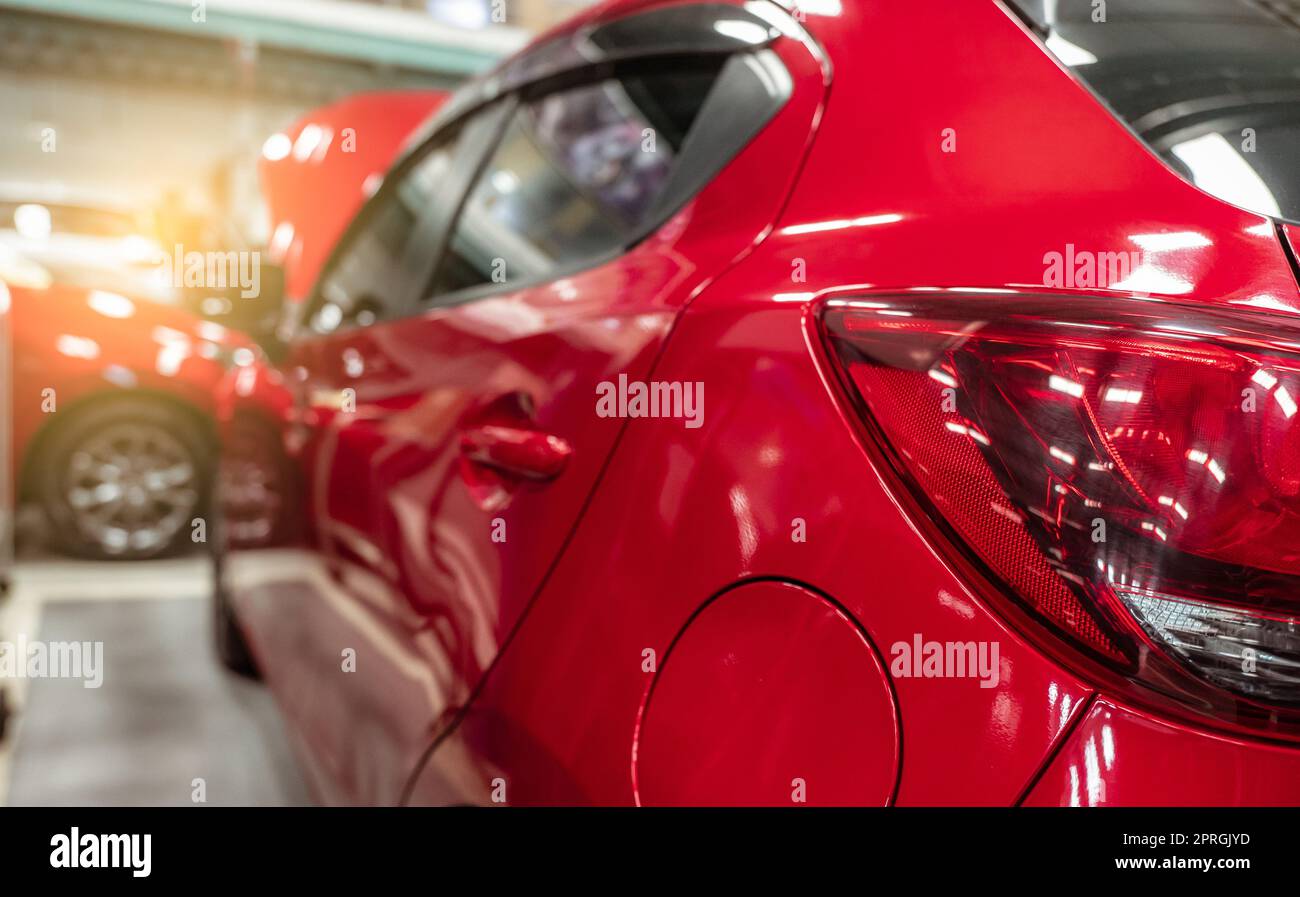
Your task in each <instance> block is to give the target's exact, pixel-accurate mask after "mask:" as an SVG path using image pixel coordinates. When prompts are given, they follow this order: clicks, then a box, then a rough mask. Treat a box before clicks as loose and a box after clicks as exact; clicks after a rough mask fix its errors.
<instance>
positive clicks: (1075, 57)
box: [1046, 31, 1097, 67]
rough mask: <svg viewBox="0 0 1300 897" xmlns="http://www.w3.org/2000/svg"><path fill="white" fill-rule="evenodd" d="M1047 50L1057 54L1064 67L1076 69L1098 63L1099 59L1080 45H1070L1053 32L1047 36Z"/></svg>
mask: <svg viewBox="0 0 1300 897" xmlns="http://www.w3.org/2000/svg"><path fill="white" fill-rule="evenodd" d="M1046 43H1047V49H1049V50H1051V51H1052V52H1053V53H1055V54H1056V58H1057V59H1059V60H1061V64H1062V65H1068V66H1070V67H1074V66H1076V65H1092V64H1093V63H1094V62H1096V61H1097V57H1096V56H1094V55H1093V54H1092V53H1089V52H1088V51H1087V50H1085V49H1084V48H1083V47H1080V46H1079V45H1078V44H1073V43H1070V42H1069V41H1068V40H1066V39H1065V38H1063V37H1061V35H1059V34H1058V33H1056V32H1055V31H1053V32H1052V33H1051V34H1049V35H1047V41H1046Z"/></svg>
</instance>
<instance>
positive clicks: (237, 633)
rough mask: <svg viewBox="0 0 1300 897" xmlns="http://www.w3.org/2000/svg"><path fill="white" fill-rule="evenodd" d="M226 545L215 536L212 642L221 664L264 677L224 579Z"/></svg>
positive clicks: (242, 673)
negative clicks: (231, 603) (224, 551)
mask: <svg viewBox="0 0 1300 897" xmlns="http://www.w3.org/2000/svg"><path fill="white" fill-rule="evenodd" d="M222 554H223V549H222V547H221V542H220V538H219V537H218V538H217V539H215V540H214V548H213V552H212V643H213V646H214V647H215V648H216V651H217V659H218V660H219V661H221V665H222V666H224V667H225V668H226V669H228V670H230V671H231V672H232V673H238V674H239V675H240V676H244V677H246V678H249V679H260V678H262V676H261V672H260V671H259V670H258V669H257V663H256V662H255V661H254V660H253V652H252V651H250V650H249V649H248V642H247V641H245V640H244V632H243V630H242V629H240V628H239V620H238V619H237V618H236V617H235V610H234V608H232V607H231V606H230V599H229V597H228V596H227V594H226V589H225V585H224V582H223V580H222V566H223V558H222Z"/></svg>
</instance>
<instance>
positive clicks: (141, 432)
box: [64, 422, 199, 555]
mask: <svg viewBox="0 0 1300 897" xmlns="http://www.w3.org/2000/svg"><path fill="white" fill-rule="evenodd" d="M64 482H65V488H64V500H65V501H66V503H67V505H68V507H69V508H70V509H71V510H72V512H73V519H74V522H75V525H76V527H77V529H78V531H79V532H80V533H81V535H82V536H83V537H84V538H85V539H87V540H88V541H89V542H91V543H92V544H94V545H97V546H98V547H99V548H100V549H101V550H102V551H103V552H104V553H106V554H117V555H120V554H151V553H154V552H158V551H161V550H163V549H164V548H166V547H167V546H168V545H169V544H171V541H172V539H173V538H174V537H175V535H176V533H177V532H178V531H179V530H180V529H181V527H183V526H185V525H186V524H187V523H188V522H189V521H190V520H191V518H192V516H193V514H194V511H195V509H196V508H197V507H198V502H199V483H198V472H197V470H196V469H195V464H194V458H193V455H192V454H191V453H190V451H189V450H188V449H187V448H186V447H185V444H184V443H182V442H181V441H180V440H179V439H177V438H176V437H175V436H173V435H171V434H170V433H168V432H167V431H166V430H164V429H162V428H161V427H158V426H155V425H152V424H147V423H138V422H121V423H116V424H112V425H110V426H108V427H105V428H104V429H102V430H99V431H98V432H96V433H95V434H93V435H92V436H90V437H89V438H88V439H86V440H85V442H83V443H82V444H81V445H79V446H78V447H77V448H76V449H75V450H74V451H73V452H72V454H71V456H70V457H69V459H68V465H67V472H66V476H65V480H64Z"/></svg>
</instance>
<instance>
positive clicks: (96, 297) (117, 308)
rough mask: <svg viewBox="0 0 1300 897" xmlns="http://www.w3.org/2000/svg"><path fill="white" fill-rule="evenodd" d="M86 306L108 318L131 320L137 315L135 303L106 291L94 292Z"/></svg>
mask: <svg viewBox="0 0 1300 897" xmlns="http://www.w3.org/2000/svg"><path fill="white" fill-rule="evenodd" d="M86 304H87V305H89V306H90V307H91V308H92V309H94V310H95V311H97V312H99V313H100V314H101V315H103V316H104V317H106V318H129V317H131V315H133V314H135V303H134V302H132V301H131V300H130V299H128V298H126V297H125V296H119V295H118V294H117V293H110V292H107V291H106V290H92V291H91V293H90V295H89V296H88V297H87V298H86Z"/></svg>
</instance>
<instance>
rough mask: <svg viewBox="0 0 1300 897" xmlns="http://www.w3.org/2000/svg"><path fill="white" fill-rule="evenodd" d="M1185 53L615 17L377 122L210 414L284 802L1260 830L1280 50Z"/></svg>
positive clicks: (1261, 26)
mask: <svg viewBox="0 0 1300 897" xmlns="http://www.w3.org/2000/svg"><path fill="white" fill-rule="evenodd" d="M1226 6H1230V7H1231V13H1232V14H1231V15H1227V14H1226V12H1225V8H1224V7H1225V4H1220V3H1202V2H1190V0H1169V2H1165V3H1162V4H1160V5H1159V8H1158V9H1154V8H1152V7H1151V6H1150V5H1149V4H1144V5H1142V6H1141V8H1138V4H1136V3H1125V2H1122V0H1112V2H1111V3H1109V4H1108V9H1101V19H1103V20H1104V21H1101V20H1099V19H1097V13H1098V9H1100V7H1097V6H1095V5H1094V4H1091V3H1087V2H1083V0H1080V2H1071V0H1061V2H1059V3H1053V4H1035V3H1032V2H1024V3H1017V4H1015V5H1005V4H1003V3H998V2H992V0H960V2H958V0H946V2H943V3H937V2H934V3H931V2H924V3H920V2H918V3H907V4H902V3H856V2H848V0H800V2H798V4H797V6H796V5H795V4H794V3H791V4H787V5H779V4H777V3H775V2H769V0H751V2H744V3H731V2H725V3H718V2H715V3H681V2H675V0H674V2H663V0H627V2H614V3H609V4H605V5H602V6H600V7H598V8H596V9H595V10H593V11H591V12H589V13H587V14H584V15H582V16H581V17H579V18H578V19H575V20H574V21H572V22H570V23H569V24H567V25H566V26H564V27H562V28H560V29H558V30H557V31H555V32H553V33H551V34H548V35H545V36H543V37H542V38H541V39H539V40H538V41H536V42H535V43H534V44H533V45H532V46H531V47H529V48H528V49H526V50H525V51H523V52H522V53H521V54H520V55H518V56H517V57H515V58H513V59H511V60H509V61H508V62H506V63H505V64H504V65H503V66H502V67H500V68H499V69H498V70H496V71H495V72H493V73H492V74H491V75H489V76H487V77H485V78H482V79H479V80H477V81H475V82H473V83H471V84H470V85H468V86H467V87H465V88H464V89H462V90H461V91H459V92H458V93H456V94H455V95H454V96H453V97H452V98H451V99H450V100H449V101H448V102H447V103H446V104H445V105H442V106H441V107H440V108H439V109H438V111H437V112H436V113H435V114H434V115H433V116H432V117H431V119H430V120H429V121H427V122H423V123H421V124H420V125H418V126H416V127H414V129H413V131H412V135H411V136H410V137H409V138H407V141H406V146H405V149H404V151H403V152H402V154H401V155H400V157H399V158H398V159H397V161H396V162H395V164H394V165H393V166H392V168H391V170H389V171H388V173H387V175H386V176H385V177H384V179H383V183H382V186H380V187H379V189H378V191H377V193H376V194H375V195H374V197H373V198H372V199H370V200H369V202H367V203H366V205H365V206H364V208H363V209H362V210H361V212H360V213H359V215H358V216H357V217H356V219H355V221H354V222H353V223H352V224H351V225H350V226H349V227H348V228H347V231H346V233H345V234H343V236H342V237H341V239H340V240H339V242H338V245H337V247H336V248H334V250H333V251H332V252H331V253H329V254H328V258H327V259H324V261H323V264H321V265H320V266H319V268H318V270H309V271H308V272H307V273H304V272H303V271H298V272H296V273H292V272H291V274H290V279H291V281H293V282H297V283H299V284H300V285H302V289H301V291H300V292H301V295H303V297H304V298H305V304H304V305H303V306H302V307H301V309H300V312H299V314H298V316H297V324H296V327H295V329H294V332H293V333H292V335H291V337H290V339H289V341H288V344H287V346H286V348H285V357H284V361H283V363H282V364H280V365H279V366H278V367H271V366H269V365H259V366H252V367H248V368H245V369H242V370H241V371H239V372H237V373H236V374H235V375H234V376H233V377H232V378H230V379H229V380H228V382H227V384H226V385H225V387H224V389H223V394H222V396H221V401H220V406H221V414H222V417H223V426H224V427H225V430H226V434H227V439H228V440H229V442H228V449H229V455H228V462H229V466H230V469H231V470H232V471H235V472H239V471H242V474H240V476H233V475H232V480H234V481H237V482H238V481H242V482H248V480H249V477H250V476H252V477H254V478H255V479H257V480H258V488H257V489H254V490H247V489H245V490H243V491H239V492H238V496H239V501H237V502H234V503H233V504H234V506H235V507H234V508H233V511H232V519H234V520H235V521H236V522H243V523H247V522H248V521H250V520H255V519H256V518H257V517H258V515H257V513H256V512H257V510H258V501H261V502H262V504H261V510H262V516H261V518H260V519H261V522H260V523H257V524H256V525H251V526H248V527H246V528H245V530H241V531H239V532H231V533H230V543H231V544H230V546H229V547H228V548H227V549H226V550H224V551H223V552H220V553H219V558H218V559H219V561H220V563H219V564H218V567H217V569H218V581H217V586H218V588H217V605H216V606H217V619H218V624H219V632H218V635H219V644H220V645H221V647H222V652H223V656H224V657H225V658H226V659H227V661H229V662H231V663H234V664H235V665H239V666H243V667H244V668H246V669H247V668H251V667H256V668H257V669H258V670H260V672H261V673H262V674H263V676H264V677H265V678H266V680H267V681H268V682H269V684H270V687H271V688H272V690H273V691H274V692H275V694H276V695H277V697H278V699H279V702H280V705H281V706H282V708H283V711H284V713H285V715H286V717H287V718H288V721H289V723H290V728H291V730H292V732H293V733H294V735H295V737H296V740H297V742H298V744H299V746H300V747H301V755H302V758H303V761H304V763H305V765H306V767H307V769H308V770H309V774H310V779H311V781H312V783H313V785H314V787H315V790H316V792H317V794H318V796H319V797H320V799H321V800H322V801H324V802H330V803H363V804H388V803H399V802H408V803H452V804H464V803H474V804H480V803H481V804H489V805H490V804H500V803H509V804H516V805H520V804H774V805H789V804H792V803H793V804H800V803H809V804H866V805H872V804H877V805H883V804H898V805H906V804H912V805H916V804H1020V803H1023V804H1074V805H1079V804H1088V805H1092V804H1182V803H1192V804H1220V803H1251V804H1254V803H1297V802H1300V672H1298V671H1300V635H1297V633H1300V588H1298V586H1300V578H1298V577H1300V554H1297V550H1296V547H1295V546H1296V544H1297V537H1298V536H1300V426H1295V423H1296V422H1297V418H1296V417H1295V415H1296V411H1297V407H1298V406H1300V291H1298V289H1297V280H1296V261H1295V257H1296V249H1297V246H1296V245H1295V244H1296V242H1297V237H1300V231H1298V230H1296V227H1295V225H1293V224H1291V223H1289V222H1291V221H1295V220H1300V179H1297V177H1296V174H1295V167H1294V165H1293V164H1292V160H1293V152H1294V148H1295V147H1296V145H1297V144H1296V136H1297V135H1296V129H1297V127H1300V116H1297V115H1296V112H1295V108H1296V107H1295V104H1294V97H1295V96H1296V90H1297V87H1300V84H1297V80H1296V79H1297V75H1296V72H1297V71H1300V41H1298V40H1297V37H1296V35H1295V32H1294V29H1290V28H1287V27H1282V26H1281V25H1279V23H1278V22H1277V21H1274V20H1273V19H1272V18H1271V17H1270V16H1271V14H1270V13H1266V12H1264V11H1263V7H1259V9H1258V10H1257V9H1256V8H1255V7H1248V6H1241V5H1238V4H1226ZM380 114H381V112H380V110H378V109H374V108H372V109H371V110H370V112H369V113H364V114H363V111H361V110H358V111H357V122H358V124H357V134H358V139H359V141H362V142H364V140H365V137H366V127H367V126H366V122H367V121H373V120H375V119H374V116H378V115H380ZM367 115H369V116H370V117H367ZM271 169H273V166H268V174H269V175H271V176H272V179H274V177H275V171H274V170H271ZM336 190H337V193H338V195H341V196H342V197H343V199H342V200H341V202H343V203H344V204H345V206H348V207H350V204H352V203H353V202H354V199H353V197H354V196H355V194H356V183H355V181H353V182H350V183H349V184H347V185H344V186H342V187H338V186H337V185H331V184H330V183H328V182H327V181H322V182H321V183H319V184H318V185H317V188H316V192H315V193H314V194H313V195H314V196H315V198H316V203H315V206H316V207H320V206H323V205H328V203H327V202H326V200H327V198H328V197H331V196H333V195H335V191H336ZM272 192H274V191H272ZM331 201H332V200H331ZM290 205H291V206H292V203H290ZM291 214H303V213H302V212H293V213H291ZM306 214H309V215H310V214H317V213H316V212H307V213H306ZM281 219H282V220H288V219H285V218H283V216H281ZM320 257H322V258H324V254H323V253H322V254H320ZM249 471H252V472H253V473H251V474H250V473H249ZM250 496H251V497H250Z"/></svg>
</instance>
